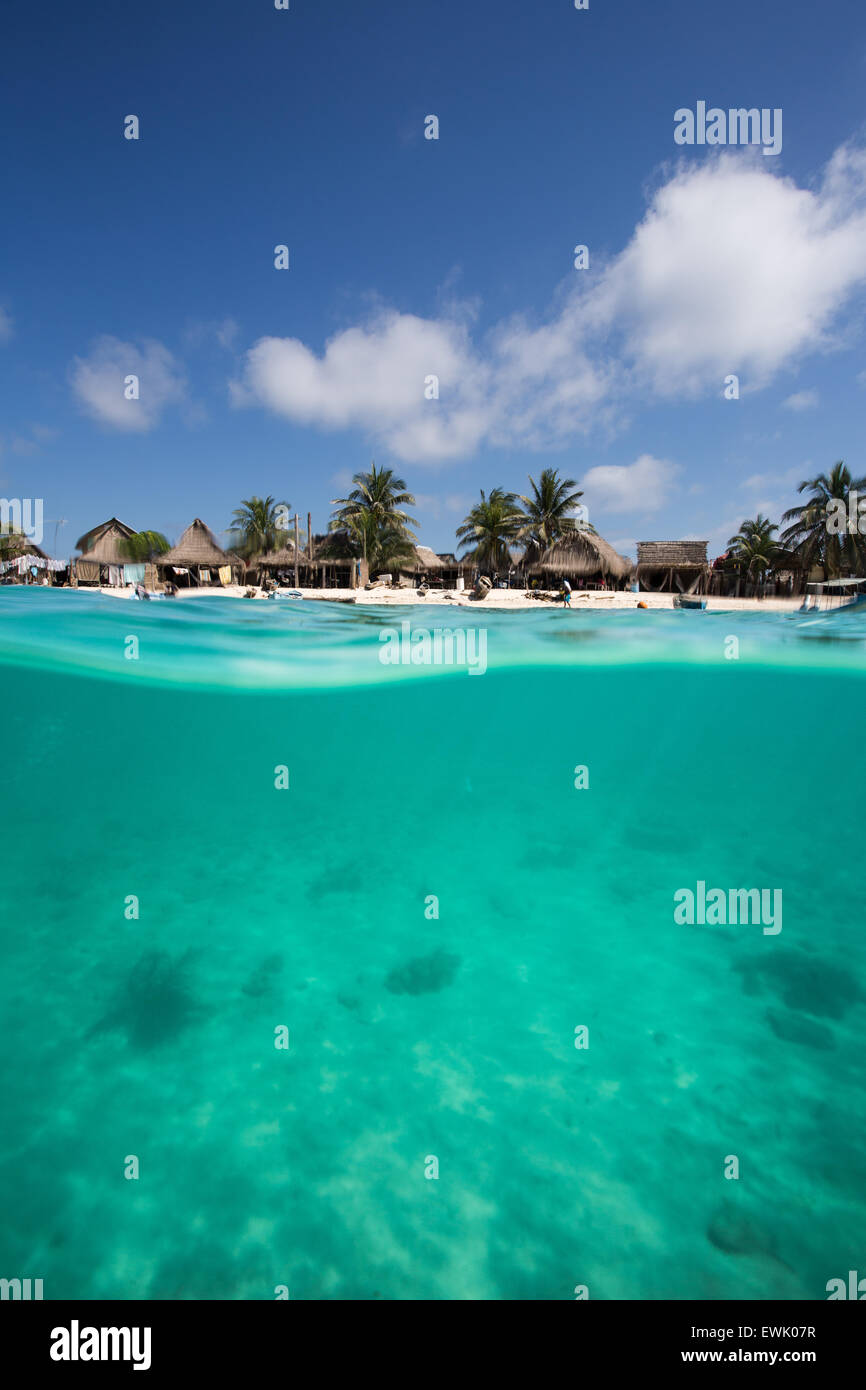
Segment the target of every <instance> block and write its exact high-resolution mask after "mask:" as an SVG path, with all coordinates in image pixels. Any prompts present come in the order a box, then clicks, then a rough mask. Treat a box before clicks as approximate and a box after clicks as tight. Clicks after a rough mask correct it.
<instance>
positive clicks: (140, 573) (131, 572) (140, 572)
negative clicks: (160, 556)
mask: <svg viewBox="0 0 866 1390" xmlns="http://www.w3.org/2000/svg"><path fill="white" fill-rule="evenodd" d="M123 582H124V584H143V583H144V565H124V566H123Z"/></svg>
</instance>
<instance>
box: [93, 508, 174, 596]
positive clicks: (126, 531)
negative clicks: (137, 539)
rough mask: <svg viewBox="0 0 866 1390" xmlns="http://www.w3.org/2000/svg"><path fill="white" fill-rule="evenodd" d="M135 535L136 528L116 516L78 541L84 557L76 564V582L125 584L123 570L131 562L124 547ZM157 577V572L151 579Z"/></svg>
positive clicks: (101, 523)
mask: <svg viewBox="0 0 866 1390" xmlns="http://www.w3.org/2000/svg"><path fill="white" fill-rule="evenodd" d="M134 535H135V531H134V530H133V528H132V527H131V526H127V524H126V522H125V521H119V520H118V518H117V517H116V516H112V517H109V519H108V521H102V522H100V524H99V525H98V526H94V527H92V528H91V530H89V531H85V533H84V535H83V536H79V538H78V540H77V541H76V542H75V548H76V550H80V551H81V555H80V556H79V558H78V559H77V560H75V561H74V563H73V577H74V581H75V583H76V584H110V585H115V586H116V585H120V584H123V583H124V575H123V567H124V565H128V564H129V563H130V561H129V556H128V555H124V553H123V550H122V548H121V547H122V544H123V542H124V541H126V540H128V539H129V537H130V536H134ZM154 575H155V571H154V572H153V573H152V574H151V578H153V577H154ZM146 580H147V576H145V581H146Z"/></svg>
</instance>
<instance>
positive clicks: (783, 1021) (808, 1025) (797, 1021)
mask: <svg viewBox="0 0 866 1390" xmlns="http://www.w3.org/2000/svg"><path fill="white" fill-rule="evenodd" d="M767 1022H768V1023H769V1025H770V1027H771V1028H772V1030H773V1032H774V1033H775V1034H776V1037H777V1038H782V1039H784V1041H785V1042H795V1043H800V1044H801V1045H802V1046H803V1047H815V1048H818V1050H819V1051H821V1052H829V1051H830V1050H831V1048H834V1047H835V1046H836V1039H835V1038H834V1037H833V1034H832V1033H831V1032H830V1029H829V1028H827V1027H826V1026H825V1024H823V1023H816V1022H815V1020H814V1019H813V1018H805V1017H804V1016H803V1015H802V1014H789V1013H783V1011H782V1010H781V1009H768V1010H767Z"/></svg>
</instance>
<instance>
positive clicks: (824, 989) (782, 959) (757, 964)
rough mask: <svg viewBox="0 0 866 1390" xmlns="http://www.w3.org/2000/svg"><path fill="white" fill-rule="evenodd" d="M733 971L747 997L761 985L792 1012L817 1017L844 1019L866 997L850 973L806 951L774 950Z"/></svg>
mask: <svg viewBox="0 0 866 1390" xmlns="http://www.w3.org/2000/svg"><path fill="white" fill-rule="evenodd" d="M734 969H735V970H737V971H738V972H739V974H740V975H741V976H742V978H743V989H744V990H745V992H746V994H754V993H756V990H757V987H758V983H759V982H760V984H762V985H763V986H764V988H765V989H769V990H772V991H773V993H774V994H777V995H778V996H779V998H780V999H781V1001H782V1003H783V1004H785V1005H786V1006H787V1007H788V1008H789V1009H796V1010H799V1011H800V1012H802V1013H807V1014H812V1015H813V1016H814V1017H816V1018H842V1017H843V1015H844V1014H845V1013H846V1012H847V1010H848V1009H849V1008H850V1007H851V1005H852V1004H856V1003H857V1002H858V1000H860V999H861V998H862V997H863V991H862V990H861V988H860V986H859V984H858V982H857V980H856V979H855V978H854V976H853V975H851V974H850V973H849V972H848V971H847V970H843V969H842V967H841V966H839V965H836V964H835V962H833V961H829V960H824V959H822V957H821V956H815V955H811V954H810V953H809V952H807V951H797V950H793V951H785V950H778V949H775V950H773V951H772V952H770V953H769V954H768V955H766V956H763V957H755V956H748V957H745V958H743V959H741V960H739V961H738V962H737V963H736V965H735V966H734Z"/></svg>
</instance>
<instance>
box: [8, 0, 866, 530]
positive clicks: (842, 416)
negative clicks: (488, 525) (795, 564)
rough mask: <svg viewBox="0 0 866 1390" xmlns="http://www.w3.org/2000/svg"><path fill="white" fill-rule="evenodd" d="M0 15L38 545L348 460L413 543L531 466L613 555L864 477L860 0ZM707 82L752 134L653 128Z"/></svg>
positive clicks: (864, 45) (297, 489) (514, 485)
mask: <svg viewBox="0 0 866 1390" xmlns="http://www.w3.org/2000/svg"><path fill="white" fill-rule="evenodd" d="M4 18H5V25H4V28H5V31H6V32H5V35H4V44H3V75H2V82H0V129H2V132H3V134H2V140H0V169H2V186H3V190H4V198H3V215H2V219H0V245H2V255H0V493H2V494H3V496H5V497H9V498H12V497H22V498H25V497H41V498H43V499H44V514H45V517H46V518H47V521H46V526H45V544H46V546H47V548H48V549H49V550H55V553H57V554H59V555H62V556H65V555H67V554H69V553H70V552H71V550H72V547H73V545H74V541H75V539H76V538H77V536H78V535H80V534H81V533H82V532H83V531H85V530H86V529H88V528H89V527H90V526H92V525H94V524H95V523H96V522H98V521H100V520H103V519H104V518H105V517H106V516H109V515H111V514H115V515H118V516H120V517H121V518H122V519H124V520H125V521H127V522H129V524H131V525H133V526H135V527H137V528H141V529H143V528H155V529H159V530H163V531H165V532H166V533H167V534H168V535H169V537H170V538H172V539H175V538H176V537H177V536H178V535H179V533H180V531H181V530H182V529H183V527H184V526H186V525H187V524H188V523H189V521H190V520H191V519H192V517H193V516H194V515H197V514H198V515H201V516H203V518H204V519H205V520H206V521H207V522H208V523H209V524H210V525H211V526H212V527H213V528H214V530H216V531H218V532H221V531H223V530H224V529H225V527H226V526H227V524H228V521H229V518H230V515H231V512H232V510H233V509H234V507H235V506H237V505H238V503H239V501H240V499H241V498H242V497H245V496H249V495H250V494H251V493H258V494H260V495H264V494H266V493H271V494H273V495H274V496H275V497H276V498H277V499H278V500H286V501H288V502H290V503H291V504H292V506H293V507H296V508H297V510H298V511H299V512H301V513H302V515H303V516H304V518H305V517H306V513H307V511H312V513H313V524H314V527H315V529H316V530H319V531H321V530H324V529H325V527H326V523H327V519H328V514H329V511H330V506H329V502H330V499H331V498H333V497H337V496H340V495H342V494H343V492H344V490H345V488H346V487H347V486H348V483H349V478H350V476H351V474H352V473H353V472H355V471H356V470H358V469H360V468H364V467H366V466H367V465H368V464H369V461H370V459H371V458H375V459H376V461H377V462H378V463H380V464H387V465H391V466H394V467H396V468H397V470H398V472H399V473H400V474H401V475H402V476H404V477H405V478H406V480H407V483H408V485H409V487H410V489H411V490H412V491H413V492H414V493H415V495H416V497H417V498H418V507H417V509H416V514H417V515H418V517H419V519H420V521H421V530H420V539H421V540H422V541H423V542H425V543H427V544H430V545H433V546H434V547H435V548H436V549H453V547H454V544H455V542H454V528H455V526H456V525H457V523H458V522H459V521H460V520H461V519H462V517H463V515H464V514H465V512H466V510H467V508H468V506H469V505H470V504H471V502H472V501H473V500H474V498H475V497H477V494H478V489H479V488H482V487H483V488H485V489H489V488H491V487H493V486H496V485H497V484H501V485H503V486H505V487H507V488H511V489H514V490H516V491H518V492H523V491H525V490H526V487H527V484H526V477H527V474H529V473H532V474H533V475H534V476H536V477H537V475H538V472H539V471H540V469H542V468H543V467H545V466H555V467H558V468H559V469H560V470H561V471H562V472H563V473H565V474H566V475H567V476H570V477H573V478H576V479H578V480H579V481H580V482H581V484H582V485H583V487H584V493H585V498H584V500H585V502H586V505H587V506H588V508H589V514H590V518H591V520H592V521H593V522H594V523H595V525H596V526H597V527H598V529H599V530H600V531H601V532H602V533H603V534H604V535H606V536H607V537H608V538H609V539H610V540H612V541H614V543H616V544H618V545H619V547H620V548H621V549H626V550H628V549H630V548H632V546H633V542H634V541H635V540H636V539H654V538H658V539H667V538H676V537H680V536H684V537H685V536H691V537H701V538H707V539H708V540H709V542H710V548H711V552H712V553H717V552H718V551H719V550H720V549H722V548H723V543H724V541H725V539H726V538H727V536H728V535H729V534H731V532H732V531H733V530H735V529H736V528H737V526H738V524H739V522H740V520H741V519H742V518H743V517H745V516H749V515H754V514H755V512H756V510H758V509H759V508H760V509H763V510H764V511H770V512H771V513H772V514H773V515H774V516H778V514H779V513H780V512H781V510H782V509H783V508H785V507H788V506H790V505H792V504H793V503H794V501H795V500H796V495H795V487H796V483H797V482H798V481H799V480H800V478H801V477H805V476H807V475H809V474H810V473H813V472H818V471H820V470H822V469H824V468H827V467H829V466H830V465H831V464H832V463H833V462H834V461H835V460H836V459H838V458H844V459H845V460H846V461H847V462H848V463H849V466H851V468H852V470H853V471H854V472H855V473H857V472H866V458H864V428H863V426H864V414H866V351H864V333H866V324H864V312H863V311H864V284H866V123H864V117H866V104H864V99H863V93H864V91H866V11H864V8H863V6H862V3H859V0H823V3H822V4H821V5H815V4H812V3H806V2H805V0H772V2H769V0H729V3H727V4H726V5H724V6H696V5H695V4H694V0H666V3H655V4H653V3H649V0H618V2H617V3H615V2H614V0H590V8H589V10H588V11H576V10H575V9H574V6H573V0H531V2H530V0H440V3H435V4H433V3H431V4H421V3H417V4H407V3H406V0H368V3H365V4H363V5H362V4H358V3H357V0H331V2H330V3H329V2H328V0H291V8H290V9H289V11H287V12H286V11H277V10H276V9H275V8H274V6H273V3H272V0H237V3H229V2H228V0H214V3H206V2H205V0H146V3H142V4H140V5H118V4H116V3H111V4H109V3H99V2H98V0H97V3H92V4H90V5H88V6H86V7H84V8H82V7H80V6H71V5H65V4H59V3H49V4H45V5H39V6H33V5H32V4H25V3H22V0H11V2H10V3H7V5H6V7H5V11H4ZM699 100H705V101H707V103H708V104H709V105H710V106H713V105H715V106H718V107H720V108H722V109H724V110H727V109H729V108H732V107H757V108H768V109H771V110H774V109H776V108H780V109H781V110H782V112H783V146H782V152H781V153H780V154H779V155H778V156H772V155H771V156H764V155H763V153H762V150H761V149H760V148H728V147H724V148H710V147H709V146H697V145H696V146H691V147H681V146H677V145H676V144H675V142H674V138H673V134H674V113H675V111H676V110H677V109H678V108H683V107H689V108H694V107H695V106H696V103H697V102H698V101H699ZM129 114H135V115H137V116H138V117H139V119H140V139H139V140H138V141H131V140H126V139H124V136H123V123H124V117H126V116H127V115H129ZM431 114H435V115H436V116H438V118H439V122H440V129H439V139H438V140H427V139H425V138H424V126H425V117H427V116H428V115H431ZM278 244H286V245H288V247H289V250H290V269H289V270H288V271H278V270H276V269H275V268H274V248H275V246H276V245H278ZM578 244H584V245H586V246H588V248H589V266H588V268H587V269H585V270H579V271H578V270H575V269H574V268H573V248H574V247H575V246H576V245H578ZM133 373H134V374H136V375H138V376H139V378H140V391H141V397H140V400H139V401H137V402H128V401H126V400H124V396H123V381H124V377H125V376H126V375H127V374H133ZM731 373H735V374H737V375H738V377H739V383H740V386H739V390H740V395H739V399H737V400H727V399H725V396H724V380H725V377H726V376H727V375H728V374H731ZM434 374H435V375H437V376H438V377H439V383H440V385H439V399H438V400H426V399H425V395H424V382H425V378H426V377H427V376H428V375H434ZM58 518H65V519H66V522H67V524H66V525H65V526H64V527H62V528H60V532H59V536H58V540H57V544H56V548H55V546H54V534H55V526H54V522H55V521H56V520H57V519H58Z"/></svg>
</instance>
